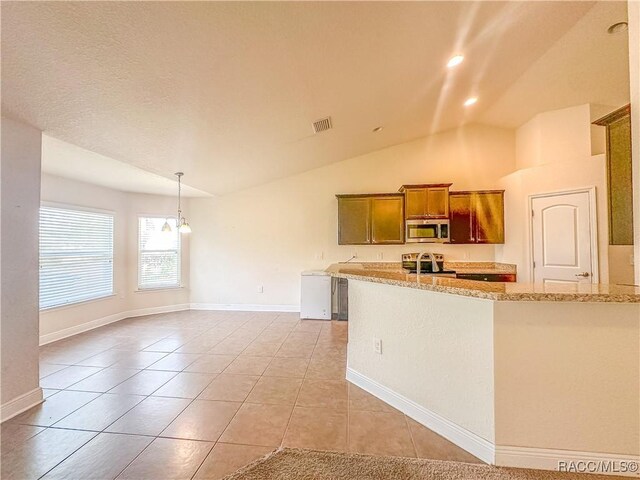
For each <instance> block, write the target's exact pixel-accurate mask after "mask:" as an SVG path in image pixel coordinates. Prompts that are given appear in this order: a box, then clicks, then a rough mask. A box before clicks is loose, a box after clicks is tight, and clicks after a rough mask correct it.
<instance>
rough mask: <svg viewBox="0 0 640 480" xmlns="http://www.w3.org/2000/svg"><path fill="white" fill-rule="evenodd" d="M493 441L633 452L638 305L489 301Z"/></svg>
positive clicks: (638, 441) (639, 364) (638, 389)
mask: <svg viewBox="0 0 640 480" xmlns="http://www.w3.org/2000/svg"><path fill="white" fill-rule="evenodd" d="M494 331H495V337H494V345H495V390H496V399H495V407H496V444H498V445H507V446H515V447H530V448H543V449H559V450H573V451H578V452H600V453H612V454H616V453H617V454H623V455H639V454H640V429H639V428H638V426H639V425H640V305H638V304H615V303H561V302H496V303H495V326H494Z"/></svg>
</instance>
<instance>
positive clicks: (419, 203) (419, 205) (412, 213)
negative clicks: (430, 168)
mask: <svg viewBox="0 0 640 480" xmlns="http://www.w3.org/2000/svg"><path fill="white" fill-rule="evenodd" d="M405 199H406V205H405V208H406V209H407V218H422V217H424V216H425V215H426V214H427V189H426V188H407V189H406V190H405Z"/></svg>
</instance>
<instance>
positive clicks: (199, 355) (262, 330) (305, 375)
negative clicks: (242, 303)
mask: <svg viewBox="0 0 640 480" xmlns="http://www.w3.org/2000/svg"><path fill="white" fill-rule="evenodd" d="M282 316H283V315H282V314H278V315H276V316H275V318H273V319H272V320H271V321H270V322H269V323H268V324H266V325H265V326H262V325H261V328H260V330H259V331H258V333H257V334H256V333H253V334H247V335H250V336H252V335H255V336H253V337H252V339H251V340H250V342H249V343H248V345H247V346H246V347H244V348H243V349H242V350H240V351H239V353H236V354H234V355H233V357H234V358H233V360H232V361H231V362H230V364H231V363H233V361H235V360H237V359H238V358H239V357H241V356H243V353H244V352H245V351H246V350H247V349H248V348H249V347H250V346H251V345H252V344H254V343H255V342H256V341H257V340H259V339H260V336H261V335H262V334H264V333H265V330H267V329H268V328H269V327H271V326H273V325H274V324H275V323H277V319H278V318H281V317H282ZM256 318H258V317H257V315H253V316H251V317H249V318H247V319H246V320H244V321H243V322H242V323H240V324H235V325H234V323H235V322H230V321H229V323H231V325H233V328H232V329H229V330H227V328H226V327H225V328H224V329H220V331H225V330H226V331H228V333H226V335H225V336H224V337H223V338H221V339H220V340H219V341H218V342H216V343H215V345H213V346H212V347H210V349H209V350H207V351H206V352H204V353H200V352H197V356H196V357H195V358H194V359H193V360H192V361H191V362H189V363H188V364H187V365H185V366H184V368H182V369H181V370H153V369H151V368H150V367H152V366H153V365H154V364H156V363H158V362H161V361H163V360H164V359H166V358H167V357H168V356H169V355H171V354H172V353H176V354H190V353H192V352H177V351H176V350H179V349H180V348H183V347H184V345H186V344H187V343H189V341H190V340H187V341H185V343H183V344H182V345H181V346H179V347H177V348H176V349H174V350H172V351H170V352H154V353H163V354H164V355H162V357H161V358H159V359H157V360H155V361H154V362H152V363H151V364H150V365H148V366H145V367H144V368H140V367H137V366H133V367H128V366H122V367H119V368H121V369H131V370H137V372H136V373H134V374H133V375H131V376H130V377H127V378H125V379H123V380H122V381H120V382H119V383H117V384H115V385H114V386H112V387H111V388H110V389H109V390H107V391H106V392H87V391H86V390H72V388H73V386H74V385H77V384H78V383H80V382H82V381H84V380H86V379H88V378H90V377H92V376H94V375H97V374H98V373H100V372H102V371H105V370H106V369H108V368H118V367H117V366H116V364H117V362H115V363H113V364H111V365H109V366H106V367H103V366H100V367H99V370H98V371H97V372H95V373H93V374H91V375H89V376H87V377H85V378H84V379H81V380H78V381H77V382H75V383H73V384H71V385H70V386H68V387H66V388H64V389H61V390H59V391H71V392H73V391H78V392H85V393H96V394H98V396H97V397H95V398H94V399H92V400H91V401H89V402H87V403H86V404H84V405H81V406H80V407H78V408H77V409H75V410H73V411H72V412H70V413H68V414H67V415H65V416H63V417H62V418H60V419H58V420H57V421H56V423H59V422H61V421H62V420H63V419H65V418H67V417H68V416H70V415H72V414H73V413H75V412H76V411H77V410H79V409H81V408H83V407H84V406H87V405H89V404H90V403H92V402H94V401H95V400H97V399H98V398H100V397H102V396H104V395H107V394H109V395H116V394H117V392H111V390H113V389H115V388H116V387H118V386H119V385H121V384H122V383H124V382H126V381H128V380H130V379H131V378H133V377H135V376H136V375H138V374H140V373H142V372H143V371H165V372H171V373H175V375H174V376H173V377H171V378H169V379H168V380H166V382H164V383H162V384H161V385H159V386H158V387H157V388H156V389H155V390H153V391H152V392H151V393H149V394H146V395H140V394H137V393H123V394H122V395H129V396H137V397H143V398H142V400H140V401H139V402H137V403H136V404H135V405H133V406H131V408H129V409H128V410H126V411H124V412H123V413H122V414H120V415H119V416H118V417H117V418H115V419H114V420H113V421H112V422H110V423H109V424H108V425H107V426H105V427H104V428H103V429H101V430H85V429H82V428H80V429H74V428H65V427H57V426H55V424H53V425H50V426H45V427H44V429H43V430H42V431H45V430H47V429H49V428H51V429H54V430H77V431H85V432H91V433H94V435H93V436H92V437H91V438H90V439H89V440H88V441H87V442H85V443H84V444H83V445H81V447H79V448H82V447H84V446H85V445H86V444H87V443H89V442H90V441H92V440H93V439H95V438H96V437H97V436H98V435H100V434H102V433H104V434H106V435H130V436H140V437H144V438H150V439H151V441H150V442H149V444H148V445H147V446H146V447H145V448H144V449H143V450H142V451H141V452H140V453H139V454H138V455H136V457H134V459H133V460H131V461H130V462H129V463H128V464H127V465H126V466H125V467H124V469H123V470H122V471H121V472H120V473H119V474H121V473H122V472H123V471H124V470H126V469H127V468H128V467H129V466H130V465H131V463H133V462H134V461H135V460H136V459H137V458H138V457H139V456H140V455H141V454H142V453H143V452H145V451H146V450H147V448H148V446H149V445H151V444H152V443H153V442H155V440H156V439H158V438H171V439H173V438H174V437H161V435H162V432H163V431H165V430H166V429H167V428H168V426H169V425H171V424H172V423H173V422H174V421H175V420H176V419H177V418H178V417H179V416H180V415H182V414H183V413H184V411H185V410H186V409H187V408H189V406H191V405H193V403H194V402H195V401H196V400H198V396H199V395H201V394H202V392H203V391H204V390H206V388H208V387H209V386H210V385H211V383H213V382H214V381H215V379H216V378H217V377H218V376H219V375H220V374H223V373H224V372H225V371H226V368H228V366H229V365H230V364H229V365H227V367H225V369H223V371H222V372H219V373H216V374H212V375H214V376H213V378H212V379H211V381H210V382H209V383H207V385H206V386H205V387H204V388H203V389H202V390H201V391H200V392H199V393H198V395H197V396H196V397H194V398H186V400H189V402H188V403H187V404H186V405H185V406H184V408H182V409H181V410H180V411H179V412H177V413H176V414H175V415H172V419H171V420H170V421H169V422H168V424H167V426H165V428H164V429H163V430H161V432H160V433H159V434H157V435H145V434H135V433H126V432H115V431H114V432H107V431H106V430H107V429H108V428H109V427H110V426H111V425H113V424H114V423H116V422H117V421H119V420H120V419H121V418H122V417H124V416H125V415H127V414H128V413H129V412H131V410H133V409H135V408H136V407H137V406H138V405H140V404H141V403H142V402H144V401H145V400H147V399H148V398H150V397H157V398H183V399H184V397H159V396H155V395H154V393H156V392H157V391H158V390H159V389H161V388H162V387H163V386H165V385H166V384H167V383H169V382H171V381H172V380H173V379H174V378H176V376H177V375H179V374H180V373H200V372H185V370H186V369H187V368H189V366H190V365H192V364H193V363H195V362H196V361H198V360H199V359H200V358H203V357H204V356H205V355H216V354H214V353H212V352H211V350H213V349H214V348H215V347H216V346H217V345H219V344H220V343H222V342H223V341H224V340H227V339H229V338H230V337H232V336H233V335H234V334H235V333H237V332H238V331H240V330H242V329H243V327H245V326H248V325H250V324H251V320H255V319H256ZM222 322H225V320H220V321H217V322H216V324H215V325H214V326H212V327H210V328H208V329H206V330H205V331H206V332H210V331H213V330H216V328H217V327H219V326H220V324H221V323H222ZM229 323H225V324H224V325H229ZM231 325H230V326H231ZM284 325H287V327H286V329H287V330H288V332H287V334H286V336H285V337H284V340H282V342H281V343H280V345H279V347H278V349H277V350H276V351H275V353H273V354H271V355H255V356H260V357H268V358H269V362H268V363H267V365H266V367H265V368H264V369H263V370H262V372H261V373H260V374H259V375H256V376H257V377H258V380H257V381H256V383H255V384H254V385H253V386H252V387H251V389H250V390H249V392H248V393H247V395H246V396H245V398H244V400H243V401H242V402H238V403H240V408H238V410H237V411H236V413H235V414H234V416H233V417H232V418H231V420H230V421H229V422H228V424H227V426H226V428H225V429H224V430H223V432H222V433H221V435H219V436H218V438H217V439H216V440H215V441H213V445H212V446H211V449H209V451H208V452H207V454H206V455H205V456H204V459H203V460H202V462H200V464H199V466H198V467H197V468H196V470H195V472H194V474H193V475H194V476H195V475H196V474H197V472H198V471H199V470H200V468H201V467H202V465H203V463H204V461H206V459H207V458H208V457H209V455H210V454H211V452H212V450H213V448H214V447H215V445H216V444H217V443H224V442H219V439H220V438H221V436H222V435H223V434H224V432H225V431H226V430H227V429H228V426H229V424H231V422H232V421H233V419H234V418H235V417H236V416H237V413H238V411H239V410H240V409H241V408H242V405H244V404H245V403H252V402H247V399H248V398H249V396H250V394H251V392H253V391H254V389H255V388H256V385H257V383H258V382H259V381H260V380H261V379H262V378H296V379H298V378H299V377H297V376H296V377H290V376H287V375H285V376H284V377H283V376H277V375H276V376H265V372H266V371H267V369H268V368H269V366H270V365H271V364H272V362H273V361H274V360H275V359H276V358H283V359H288V358H296V359H297V358H300V359H304V360H306V362H307V363H306V368H305V371H304V373H303V376H302V378H301V379H300V380H301V384H300V388H299V389H298V390H297V392H296V398H295V400H294V403H293V405H292V406H291V413H290V415H289V417H288V421H287V424H286V426H285V429H284V432H283V439H282V440H281V442H280V446H282V445H283V442H284V437H285V436H286V433H287V431H288V429H289V426H290V424H291V420H292V417H293V411H294V410H295V408H296V406H297V405H298V400H299V396H300V394H301V391H302V386H303V385H304V382H305V381H306V380H308V379H310V377H308V373H309V365H310V362H311V360H312V359H313V355H314V354H315V352H316V351H319V350H318V345H319V344H320V337H321V336H322V332H323V329H324V327H325V325H322V326H321V328H320V329H319V331H317V332H305V331H301V332H296V328H298V327H300V326H301V320H300V319H298V320H297V321H296V322H295V323H294V324H293V325H292V326H290V327H289V323H288V322H287V323H285V324H284ZM167 328H169V327H167ZM251 331H252V330H248V332H251ZM178 332H180V330H174V331H173V332H172V333H169V334H167V335H166V336H164V337H162V338H160V339H158V340H156V341H155V342H153V343H151V344H150V345H148V346H146V347H145V348H144V349H140V350H137V352H136V353H149V352H152V351H151V350H149V351H147V350H145V349H146V348H150V347H152V346H153V345H154V344H155V343H158V342H161V341H162V340H163V339H168V338H175V337H174V335H178ZM293 333H302V334H305V333H306V334H310V333H311V334H312V333H315V334H316V338H315V340H314V342H313V348H312V351H311V355H310V356H309V357H277V356H276V355H277V354H278V353H279V352H280V351H281V349H282V347H283V345H284V344H285V343H286V341H287V340H289V339H290V338H291V336H292V334H293ZM241 338H242V337H241ZM267 343H270V342H267ZM274 343H275V342H274ZM304 344H305V343H301V345H304ZM112 349H113V347H112V348H108V349H105V350H103V351H102V352H99V353H97V354H93V355H92V356H96V355H99V354H101V353H104V352H106V351H109V350H112ZM132 352H133V350H132ZM87 358H91V357H87ZM85 360H86V359H83V360H80V361H81V362H82V361H85ZM69 366H80V367H84V366H85V365H77V364H73V365H67V366H65V367H64V368H67V367H69ZM64 368H63V369H62V370H64ZM54 373H56V372H54ZM202 373H203V374H205V372H202ZM229 375H231V374H229ZM234 375H251V376H253V375H252V374H250V373H246V374H240V373H238V374H234ZM43 378H44V377H43ZM318 380H329V379H322V378H318ZM56 394H57V393H56ZM54 395H55V394H54ZM349 398H350V396H349V391H347V402H349ZM202 400H203V401H204V399H202ZM348 407H349V403H347V415H348V412H349V408H348ZM42 431H41V432H42ZM41 432H38V433H36V434H35V435H38V434H39V433H41ZM35 435H34V436H35ZM347 435H348V425H347ZM181 440H189V441H202V442H207V443H208V442H211V440H196V439H181ZM231 444H233V442H232V443H231ZM238 445H247V444H246V443H239V444H238ZM249 445H250V444H249ZM78 450H79V449H76V450H74V451H73V452H71V454H70V455H69V456H66V457H65V458H64V459H62V461H61V462H59V463H57V464H56V465H55V466H54V467H53V468H56V467H57V466H58V465H60V463H62V462H64V461H66V460H67V459H68V458H69V457H70V456H71V455H73V454H75V453H76V452H77V451H78ZM50 471H51V470H49V471H48V472H50ZM48 472H46V473H48ZM46 473H45V475H46Z"/></svg>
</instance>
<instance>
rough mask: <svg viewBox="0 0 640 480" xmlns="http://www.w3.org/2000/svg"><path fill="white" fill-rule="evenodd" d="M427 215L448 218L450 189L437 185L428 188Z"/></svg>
mask: <svg viewBox="0 0 640 480" xmlns="http://www.w3.org/2000/svg"><path fill="white" fill-rule="evenodd" d="M427 216H428V217H433V218H447V217H448V216H449V189H448V188H446V187H436V188H428V189H427Z"/></svg>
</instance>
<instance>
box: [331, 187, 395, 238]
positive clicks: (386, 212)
mask: <svg viewBox="0 0 640 480" xmlns="http://www.w3.org/2000/svg"><path fill="white" fill-rule="evenodd" d="M336 197H337V198H338V244H339V245H370V244H375V245H391V244H402V243H404V195H402V194H395V193H391V194H364V195H336Z"/></svg>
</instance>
